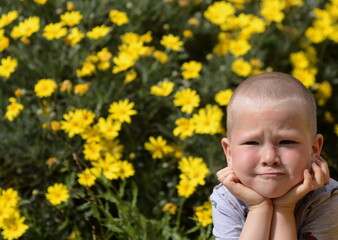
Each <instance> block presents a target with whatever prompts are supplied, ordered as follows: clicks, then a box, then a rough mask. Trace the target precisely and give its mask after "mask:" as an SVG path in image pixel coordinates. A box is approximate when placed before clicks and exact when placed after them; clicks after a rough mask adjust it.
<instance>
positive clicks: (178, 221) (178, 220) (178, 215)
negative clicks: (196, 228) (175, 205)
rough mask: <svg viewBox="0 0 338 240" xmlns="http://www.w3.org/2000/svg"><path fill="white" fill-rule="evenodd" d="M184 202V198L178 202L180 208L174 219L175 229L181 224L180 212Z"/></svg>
mask: <svg viewBox="0 0 338 240" xmlns="http://www.w3.org/2000/svg"><path fill="white" fill-rule="evenodd" d="M185 200H186V198H185V197H183V198H181V201H180V208H179V209H178V213H177V218H176V227H177V228H179V226H180V223H181V215H182V210H183V205H184V202H185Z"/></svg>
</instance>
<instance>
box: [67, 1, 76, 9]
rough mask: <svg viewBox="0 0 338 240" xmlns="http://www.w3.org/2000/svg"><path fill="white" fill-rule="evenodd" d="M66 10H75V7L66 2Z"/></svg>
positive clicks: (70, 2)
mask: <svg viewBox="0 0 338 240" xmlns="http://www.w3.org/2000/svg"><path fill="white" fill-rule="evenodd" d="M66 8H67V10H68V11H73V10H74V9H75V5H74V3H73V2H72V1H68V2H67V3H66Z"/></svg>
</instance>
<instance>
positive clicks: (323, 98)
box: [315, 81, 332, 106]
mask: <svg viewBox="0 0 338 240" xmlns="http://www.w3.org/2000/svg"><path fill="white" fill-rule="evenodd" d="M316 89H317V92H316V94H315V97H316V98H317V100H318V105H319V106H324V105H325V104H326V102H327V100H328V99H329V98H330V97H331V96H332V87H331V85H330V83H329V82H328V81H324V82H322V83H318V84H317V85H316Z"/></svg>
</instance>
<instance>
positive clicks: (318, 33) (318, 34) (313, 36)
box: [305, 27, 326, 43]
mask: <svg viewBox="0 0 338 240" xmlns="http://www.w3.org/2000/svg"><path fill="white" fill-rule="evenodd" d="M305 36H306V37H307V38H308V39H309V40H310V41H311V42H313V43H321V42H323V41H324V40H325V38H326V35H325V34H323V31H322V29H320V28H315V27H309V28H308V29H306V31H305Z"/></svg>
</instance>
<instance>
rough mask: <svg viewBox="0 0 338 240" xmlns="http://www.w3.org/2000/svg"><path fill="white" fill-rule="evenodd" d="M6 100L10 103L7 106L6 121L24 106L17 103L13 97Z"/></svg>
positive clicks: (16, 114)
mask: <svg viewBox="0 0 338 240" xmlns="http://www.w3.org/2000/svg"><path fill="white" fill-rule="evenodd" d="M8 101H9V102H10V103H11V104H10V105H8V106H7V111H6V113H5V119H7V120H8V121H13V120H14V118H16V117H17V116H18V115H19V114H20V113H21V111H22V110H23V109H24V106H23V105H22V104H21V103H18V102H17V101H16V99H15V98H13V97H11V98H9V99H8Z"/></svg>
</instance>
